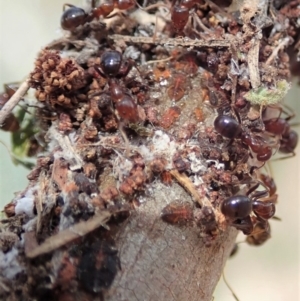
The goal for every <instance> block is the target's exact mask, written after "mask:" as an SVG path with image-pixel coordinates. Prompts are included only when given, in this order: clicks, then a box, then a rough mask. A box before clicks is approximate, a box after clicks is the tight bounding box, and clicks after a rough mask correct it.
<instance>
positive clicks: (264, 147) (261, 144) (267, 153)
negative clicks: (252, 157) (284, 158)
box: [214, 115, 273, 162]
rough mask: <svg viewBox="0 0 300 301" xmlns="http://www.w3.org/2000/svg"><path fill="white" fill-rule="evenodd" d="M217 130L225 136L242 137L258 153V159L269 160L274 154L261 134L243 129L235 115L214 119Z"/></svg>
mask: <svg viewBox="0 0 300 301" xmlns="http://www.w3.org/2000/svg"><path fill="white" fill-rule="evenodd" d="M214 127H215V130H216V131H217V132H218V133H219V134H221V135H222V136H223V137H225V138H229V139H231V140H233V139H241V141H242V142H243V143H244V144H245V145H247V146H249V147H250V149H251V150H252V151H253V152H254V153H255V154H256V157H257V160H258V161H261V162H266V161H268V160H269V159H270V158H271V157H272V154H273V151H272V148H271V147H270V146H269V145H268V143H267V141H265V140H264V139H263V138H262V137H260V136H259V135H254V134H252V133H251V134H250V133H249V132H247V131H243V129H242V127H241V125H240V123H239V122H238V121H237V120H236V119H235V118H233V117H231V116H227V115H219V116H218V117H217V118H216V119H215V121H214Z"/></svg>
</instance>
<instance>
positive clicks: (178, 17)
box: [171, 0, 208, 32]
mask: <svg viewBox="0 0 300 301" xmlns="http://www.w3.org/2000/svg"><path fill="white" fill-rule="evenodd" d="M203 3H204V2H203V1H201V0H200V1H199V0H179V1H177V3H176V4H175V5H174V6H173V8H172V10H171V20H172V25H173V26H174V28H175V30H176V32H182V31H183V29H184V27H185V26H186V24H187V23H188V20H189V17H190V10H191V9H193V8H195V7H196V6H197V5H199V4H203ZM194 17H195V18H196V20H197V23H198V25H199V26H201V27H202V28H204V29H205V30H208V29H207V28H206V27H205V26H204V25H203V24H202V22H201V21H200V19H199V18H198V16H197V15H196V14H195V15H194Z"/></svg>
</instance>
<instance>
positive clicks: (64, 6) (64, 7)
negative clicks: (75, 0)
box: [63, 3, 76, 11]
mask: <svg viewBox="0 0 300 301" xmlns="http://www.w3.org/2000/svg"><path fill="white" fill-rule="evenodd" d="M66 6H68V7H76V5H73V4H69V3H65V4H64V5H63V11H65V10H66Z"/></svg>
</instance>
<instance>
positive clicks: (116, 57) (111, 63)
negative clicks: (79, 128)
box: [93, 51, 139, 123]
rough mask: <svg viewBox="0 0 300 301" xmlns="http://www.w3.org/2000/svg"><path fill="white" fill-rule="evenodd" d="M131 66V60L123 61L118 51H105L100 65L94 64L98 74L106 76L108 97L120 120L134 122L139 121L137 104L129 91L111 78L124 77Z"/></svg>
mask: <svg viewBox="0 0 300 301" xmlns="http://www.w3.org/2000/svg"><path fill="white" fill-rule="evenodd" d="M132 66H133V62H132V61H131V60H126V61H123V59H122V54H121V53H120V52H118V51H106V52H104V53H103V54H102V56H101V62H100V65H99V66H95V69H96V71H97V72H98V73H99V74H100V75H102V76H104V77H108V85H109V92H110V97H111V100H112V102H113V104H114V108H115V110H116V111H117V114H118V116H119V118H120V120H122V121H125V122H129V123H136V122H138V121H139V113H138V107H137V104H136V103H135V101H134V99H133V98H132V96H131V95H130V94H129V92H128V91H127V90H126V89H125V88H123V87H121V86H120V85H119V84H118V82H117V80H116V79H114V78H113V77H126V76H127V74H128V73H129V71H130V70H131V68H132ZM96 95H97V94H94V95H93V96H96Z"/></svg>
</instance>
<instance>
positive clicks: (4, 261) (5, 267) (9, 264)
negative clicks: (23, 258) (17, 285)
mask: <svg viewBox="0 0 300 301" xmlns="http://www.w3.org/2000/svg"><path fill="white" fill-rule="evenodd" d="M18 254H19V252H18V250H17V249H16V248H13V249H11V250H10V251H9V252H7V253H3V252H2V251H0V274H1V275H2V276H3V277H4V278H7V279H14V278H15V277H16V275H17V274H19V273H20V272H22V271H23V267H22V266H21V265H20V264H19V262H18V258H17V256H18Z"/></svg>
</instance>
